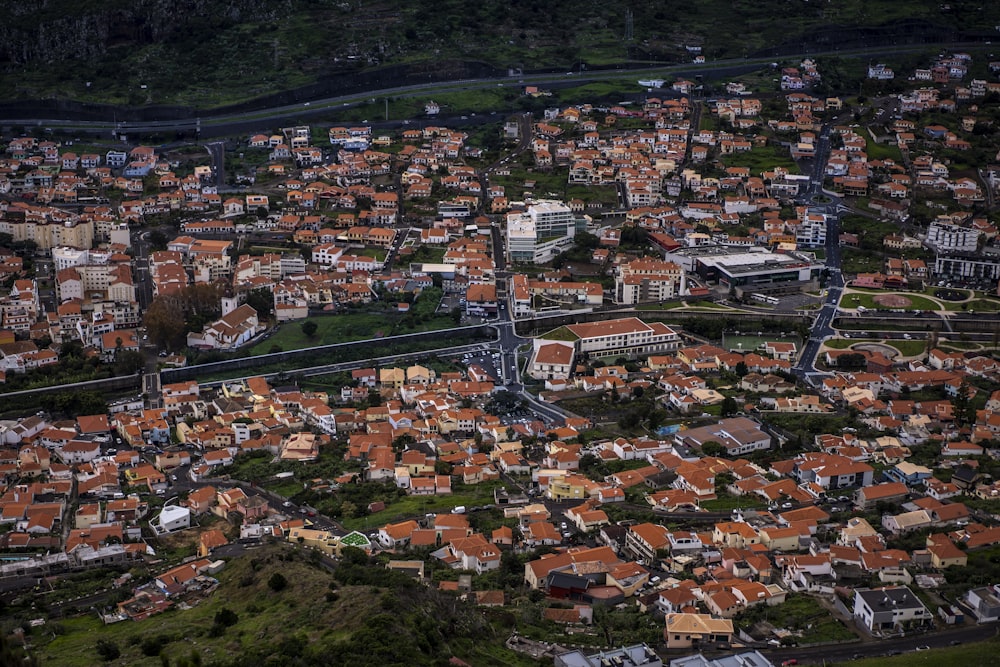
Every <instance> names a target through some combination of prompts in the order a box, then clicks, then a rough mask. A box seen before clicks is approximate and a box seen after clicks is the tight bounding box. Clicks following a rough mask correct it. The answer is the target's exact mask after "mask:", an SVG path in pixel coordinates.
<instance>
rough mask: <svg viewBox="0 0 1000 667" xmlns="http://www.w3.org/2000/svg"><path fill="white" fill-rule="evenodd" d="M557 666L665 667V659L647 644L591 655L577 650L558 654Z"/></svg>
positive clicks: (555, 661) (555, 663)
mask: <svg viewBox="0 0 1000 667" xmlns="http://www.w3.org/2000/svg"><path fill="white" fill-rule="evenodd" d="M553 664H554V665H555V667H608V666H610V665H614V667H663V661H662V660H661V659H660V657H659V656H658V655H657V654H656V651H654V650H653V649H651V648H649V647H648V646H646V645H645V644H636V645H634V646H624V647H622V648H616V649H609V650H606V651H601V652H600V653H593V654H591V655H586V654H584V652H583V651H580V650H576V651H570V652H568V653H563V654H561V655H557V656H555V658H554V661H553Z"/></svg>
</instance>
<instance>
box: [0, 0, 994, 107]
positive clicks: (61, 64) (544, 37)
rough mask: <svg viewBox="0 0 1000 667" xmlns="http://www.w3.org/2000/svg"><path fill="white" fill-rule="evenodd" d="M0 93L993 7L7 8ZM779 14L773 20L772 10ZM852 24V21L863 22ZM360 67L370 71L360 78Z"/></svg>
mask: <svg viewBox="0 0 1000 667" xmlns="http://www.w3.org/2000/svg"><path fill="white" fill-rule="evenodd" d="M8 4H9V5H10V6H9V7H8V8H7V10H6V11H5V16H4V21H3V22H2V23H0V86H2V89H3V90H4V94H3V96H2V97H3V100H4V101H10V100H27V99H33V100H51V99H53V98H54V99H73V100H85V101H100V102H110V103H114V104H127V105H132V106H138V105H154V104H155V105H159V104H179V105H187V106H195V107H200V108H206V107H215V106H220V105H225V104H233V103H239V102H242V101H245V100H249V99H253V98H257V97H261V96H265V95H270V94H273V93H275V92H277V91H287V90H291V89H298V88H302V87H305V86H314V87H313V88H311V89H310V90H309V91H306V92H305V93H304V94H324V93H326V94H329V93H333V92H336V91H337V89H338V88H342V87H344V86H348V87H351V86H353V87H355V88H358V87H364V86H369V87H375V86H374V85H373V84H380V85H402V84H405V83H417V82H420V81H427V80H429V79H433V78H446V77H461V76H472V75H477V74H487V73H506V72H507V71H508V68H523V69H526V70H537V69H551V70H553V71H560V72H561V71H564V70H573V71H579V70H580V69H581V64H583V65H582V66H583V67H585V68H586V69H594V68H599V67H607V66H612V67H614V66H616V65H618V64H622V63H627V62H631V63H633V64H646V65H649V64H651V63H673V62H687V61H689V60H690V58H691V53H690V52H689V51H688V50H687V48H686V47H695V46H700V47H702V49H703V51H702V52H703V53H704V55H705V56H706V58H708V59H710V60H711V59H718V58H727V57H736V58H739V57H743V56H752V55H760V56H762V57H772V56H774V57H777V56H778V55H780V54H781V53H800V52H802V51H806V50H817V49H825V50H833V49H837V48H841V49H847V48H857V47H862V46H885V45H892V44H900V45H902V44H919V43H924V42H942V41H951V40H957V39H966V38H977V39H980V40H988V39H990V36H991V35H995V34H996V30H995V28H994V26H995V25H997V24H1000V5H997V4H992V3H980V2H976V3H972V2H969V1H968V0H958V1H957V2H952V3H950V4H948V5H942V4H941V3H939V2H937V1H936V0H914V1H912V2H907V3H896V2H892V1H891V0H872V1H870V2H863V1H862V0H844V1H843V2H836V3H812V4H810V3H809V2H808V1H807V0H766V1H764V2H755V1H753V0H736V1H735V2H731V1H730V0H704V1H703V2H699V3H673V5H672V6H669V7H668V6H666V5H663V4H661V3H639V2H610V3H605V2H597V1H591V2H576V1H570V0H551V1H547V2H543V1H542V0H512V1H510V0H484V1H483V2H477V3H466V2H461V1H460V0H438V1H435V2H429V1H427V0H415V1H413V2H405V3H404V2H401V1H400V0H376V1H372V2H356V3H355V2H346V1H344V2H337V1H334V0H313V1H307V0H230V1H228V2H226V3H218V2H212V1H211V0H177V1H176V2H171V3H163V2H159V1H158V0H134V1H132V2H125V0H106V1H102V2H97V1H93V0H91V1H86V0H85V1H71V0H48V1H47V2H44V3H21V4H17V3H13V4H11V3H8ZM775 16H781V17H782V18H781V20H780V21H778V20H775ZM862 27H863V28H862ZM362 71H376V72H380V74H379V75H378V76H376V77H375V78H368V79H364V80H358V79H356V78H354V77H355V75H357V74H358V73H359V72H362Z"/></svg>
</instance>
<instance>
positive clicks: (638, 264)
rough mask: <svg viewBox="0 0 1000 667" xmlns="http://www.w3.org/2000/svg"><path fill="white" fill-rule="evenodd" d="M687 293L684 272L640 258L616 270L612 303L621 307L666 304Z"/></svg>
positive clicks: (671, 265) (678, 266) (658, 261)
mask: <svg viewBox="0 0 1000 667" xmlns="http://www.w3.org/2000/svg"><path fill="white" fill-rule="evenodd" d="M686 291H687V288H686V284H685V280H684V269H682V268H681V266H680V265H679V264H676V263H674V262H664V261H662V260H659V259H652V258H648V257H647V258H641V259H635V260H632V261H631V262H629V263H628V264H622V265H621V266H619V267H618V273H617V275H616V276H615V302H616V303H620V304H625V305H629V306H631V305H634V304H637V303H644V302H651V301H666V300H667V299H672V298H674V297H675V296H680V295H682V294H684V293H685V292H686Z"/></svg>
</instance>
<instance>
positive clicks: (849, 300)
mask: <svg viewBox="0 0 1000 667" xmlns="http://www.w3.org/2000/svg"><path fill="white" fill-rule="evenodd" d="M879 294H899V296H902V297H906V298H907V299H909V300H910V303H909V305H907V306H905V307H904V309H905V310H941V304H940V303H938V302H937V301H936V300H934V299H928V298H927V297H924V296H920V295H919V294H912V293H910V292H890V291H880V292H874V293H872V292H855V291H851V292H848V293H847V294H844V296H842V297H841V298H840V306H841V307H842V308H857V307H858V306H864V307H865V308H869V309H872V310H874V309H877V308H889V306H884V305H882V304H880V303H878V302H876V301H875V297H876V296H878V295H879Z"/></svg>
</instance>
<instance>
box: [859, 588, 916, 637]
mask: <svg viewBox="0 0 1000 667" xmlns="http://www.w3.org/2000/svg"><path fill="white" fill-rule="evenodd" d="M933 618H934V617H933V615H932V614H931V612H929V611H928V610H927V607H925V606H924V604H923V602H921V601H920V599H919V598H917V596H916V595H914V594H913V591H911V590H910V589H909V588H907V587H906V586H899V587H885V588H876V589H871V588H856V589H854V620H855V621H856V622H857V623H858V625H861V626H862V627H864V628H865V629H866V630H868V631H869V632H871V633H873V634H886V633H895V632H899V631H900V630H902V629H903V628H904V624H905V625H926V624H929V623H931V622H932V621H933Z"/></svg>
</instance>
